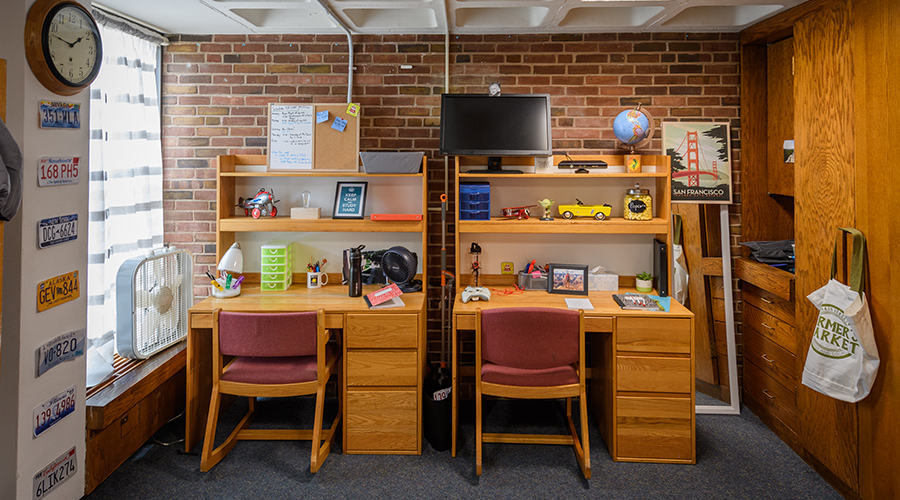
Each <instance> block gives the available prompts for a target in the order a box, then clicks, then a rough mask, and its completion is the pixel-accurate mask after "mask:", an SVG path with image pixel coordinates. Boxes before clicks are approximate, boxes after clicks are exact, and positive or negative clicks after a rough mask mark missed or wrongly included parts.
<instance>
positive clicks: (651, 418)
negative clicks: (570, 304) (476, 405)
mask: <svg viewBox="0 0 900 500" xmlns="http://www.w3.org/2000/svg"><path fill="white" fill-rule="evenodd" d="M627 291H634V290H620V293H624V292H627ZM612 295H613V292H590V295H588V296H587V298H589V299H590V300H591V303H592V304H593V306H594V310H593V311H585V323H586V326H585V329H586V331H587V332H591V333H593V335H592V337H591V338H590V342H589V343H590V353H589V354H590V359H591V366H592V368H591V382H590V384H589V399H590V403H591V409H592V410H593V412H594V419H595V420H596V422H597V423H598V425H599V427H600V433H601V434H602V435H603V440H604V441H605V442H606V445H607V447H608V448H609V453H610V455H611V456H612V457H613V460H615V461H627V462H664V463H691V464H692V463H696V443H695V439H696V437H695V432H694V429H695V421H694V418H695V417H694V354H693V353H694V344H693V342H694V335H693V331H694V315H693V314H692V313H691V312H690V311H689V310H687V309H686V308H685V307H684V306H682V305H681V304H679V303H678V302H675V301H674V300H673V301H671V302H672V306H671V308H670V309H671V311H670V312H644V311H625V310H622V309H621V308H619V306H618V305H617V304H616V303H615V302H614V301H613V299H612ZM566 297H575V298H585V297H584V296H580V295H557V294H550V293H547V292H543V291H526V292H524V293H522V294H521V295H508V296H498V295H496V294H495V295H493V296H492V297H491V300H490V301H488V302H482V301H469V302H468V303H467V304H463V302H462V300H460V298H459V297H457V299H456V303H455V304H454V306H453V338H452V342H451V343H452V346H453V347H452V360H453V390H452V395H453V422H452V428H453V431H452V454H453V456H456V439H457V426H458V408H459V402H458V398H459V391H458V378H459V352H458V345H459V331H460V330H474V329H475V310H476V309H477V308H481V309H493V308H499V307H554V308H561V309H565V308H566V300H565V299H566Z"/></svg>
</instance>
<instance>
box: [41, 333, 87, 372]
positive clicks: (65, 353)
mask: <svg viewBox="0 0 900 500" xmlns="http://www.w3.org/2000/svg"><path fill="white" fill-rule="evenodd" d="M84 337H85V329H84V328H82V329H80V330H75V331H74V332H69V333H64V334H62V335H60V336H59V337H56V338H55V339H53V340H51V341H50V342H47V343H46V344H44V345H42V346H41V352H40V360H39V361H38V377H40V376H41V375H43V374H44V373H45V372H46V371H47V370H49V369H51V368H53V367H54V366H56V365H58V364H60V363H62V362H63V361H68V360H70V359H75V358H76V357H78V356H82V355H84V342H85V340H84Z"/></svg>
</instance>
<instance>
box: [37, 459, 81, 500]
mask: <svg viewBox="0 0 900 500" xmlns="http://www.w3.org/2000/svg"><path fill="white" fill-rule="evenodd" d="M77 467H78V459H77V458H76V455H75V447H74V446H73V447H72V449H71V450H69V451H67V452H65V453H63V454H62V455H60V456H59V457H58V458H57V459H56V460H54V461H52V462H50V464H49V465H47V466H46V467H44V468H43V469H42V470H41V471H40V472H38V473H37V474H35V475H34V482H33V485H34V486H33V487H32V489H31V491H33V492H34V496H33V497H32V499H33V500H38V499H39V498H45V497H46V496H47V493H50V492H51V491H53V490H54V489H56V487H57V486H59V485H60V484H62V483H64V482H65V481H66V480H67V479H69V478H70V477H72V476H74V475H75V472H76V470H77Z"/></svg>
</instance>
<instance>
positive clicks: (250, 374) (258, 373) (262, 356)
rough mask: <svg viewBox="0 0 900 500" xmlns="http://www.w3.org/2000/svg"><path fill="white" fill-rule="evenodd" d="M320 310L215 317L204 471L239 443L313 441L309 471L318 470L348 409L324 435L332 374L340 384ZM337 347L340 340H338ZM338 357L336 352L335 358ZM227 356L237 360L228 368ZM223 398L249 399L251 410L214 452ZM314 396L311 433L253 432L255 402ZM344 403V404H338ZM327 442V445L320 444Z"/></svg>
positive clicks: (222, 313) (221, 313) (219, 312)
mask: <svg viewBox="0 0 900 500" xmlns="http://www.w3.org/2000/svg"><path fill="white" fill-rule="evenodd" d="M324 320H325V313H324V311H323V310H322V309H319V310H318V311H310V312H283V313H271V312H266V313H238V312H227V311H222V310H221V309H216V310H215V311H214V312H213V389H212V397H211V398H210V401H209V420H208V422H207V424H206V437H205V439H204V442H203V454H202V456H201V460H200V469H201V470H202V471H203V472H207V471H209V470H210V469H211V468H212V467H213V466H214V465H216V464H217V463H219V461H220V460H222V458H224V457H225V455H227V454H228V452H230V451H231V449H232V448H234V445H235V444H236V443H237V441H238V440H240V439H247V440H312V453H311V456H310V465H309V470H310V471H311V472H313V473H315V472H316V471H318V470H319V467H321V466H322V462H323V461H324V460H325V458H327V457H328V453H329V452H330V451H331V445H332V443H333V442H334V438H335V436H336V435H337V432H336V430H337V427H338V424H339V423H340V421H341V416H342V415H343V411H344V408H343V406H342V404H341V403H340V402H339V403H338V405H339V406H338V413H337V416H335V417H334V422H333V423H332V424H331V428H330V429H325V430H323V429H322V424H323V422H322V420H323V413H324V406H325V384H326V383H327V382H328V379H329V377H330V376H331V375H332V374H333V373H337V375H338V385H339V386H340V384H341V379H342V377H341V371H342V370H341V369H340V352H341V351H340V349H332V346H331V345H329V344H328V340H329V339H330V338H331V336H332V332H331V331H330V330H326V329H325V321H324ZM338 342H340V338H339V337H338ZM335 351H336V352H335ZM226 356H229V357H230V356H234V359H232V360H231V361H229V362H228V363H227V364H225V363H224V360H225V357H226ZM222 394H232V395H235V396H247V397H249V398H250V410H249V411H248V412H247V414H246V415H245V416H244V418H243V419H242V420H241V421H240V423H239V424H238V425H237V427H236V428H235V430H234V431H233V432H232V433H231V435H230V436H228V438H227V439H226V440H225V442H224V443H222V444H221V445H219V447H217V448H215V449H213V445H214V441H215V436H216V423H217V421H218V418H219V406H220V403H221V399H222V396H221V395H222ZM308 394H315V395H316V415H315V423H314V427H313V429H312V430H301V429H249V428H248V426H249V425H250V423H251V422H252V421H253V417H254V414H255V412H256V398H257V397H287V396H303V395H308ZM338 400H339V401H340V398H338ZM322 441H324V443H323V442H322Z"/></svg>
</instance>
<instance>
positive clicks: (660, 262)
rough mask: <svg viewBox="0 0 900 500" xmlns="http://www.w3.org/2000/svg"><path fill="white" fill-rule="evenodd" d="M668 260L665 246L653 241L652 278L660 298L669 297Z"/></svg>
mask: <svg viewBox="0 0 900 500" xmlns="http://www.w3.org/2000/svg"><path fill="white" fill-rule="evenodd" d="M669 267H670V266H669V258H668V255H667V253H666V244H665V243H663V242H662V241H659V240H657V239H654V240H653V276H656V289H657V290H658V291H659V296H660V297H668V296H669Z"/></svg>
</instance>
